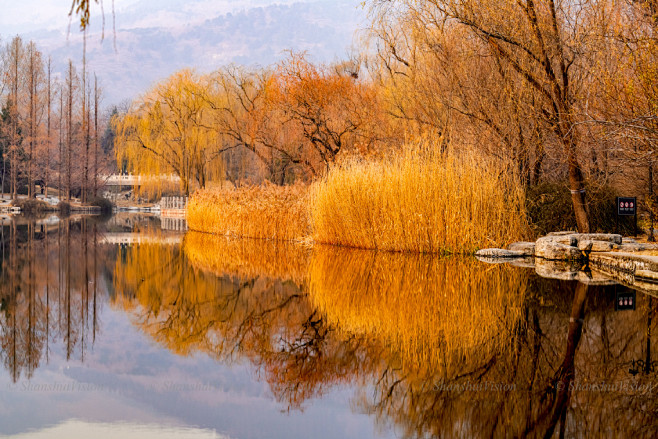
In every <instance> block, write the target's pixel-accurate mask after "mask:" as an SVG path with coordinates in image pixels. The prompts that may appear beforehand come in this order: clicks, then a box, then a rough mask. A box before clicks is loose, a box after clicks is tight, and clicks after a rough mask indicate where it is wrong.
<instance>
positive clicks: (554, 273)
mask: <svg viewBox="0 0 658 439" xmlns="http://www.w3.org/2000/svg"><path fill="white" fill-rule="evenodd" d="M651 250H653V251H658V244H648V243H640V242H637V241H635V240H633V239H630V238H622V236H621V235H616V234H605V233H576V232H554V233H549V234H548V235H547V236H543V237H541V238H539V239H537V241H536V242H516V243H514V244H511V245H510V246H509V247H508V248H507V249H497V248H488V249H482V250H480V251H478V252H477V253H476V254H475V255H476V256H477V257H478V259H480V260H482V261H484V262H489V263H501V262H506V263H511V264H513V265H518V266H523V267H532V268H535V271H536V272H537V274H539V275H540V276H542V277H546V278H551V279H561V280H578V281H580V282H583V283H586V284H594V285H606V284H612V283H615V282H620V283H623V284H627V285H629V286H632V287H634V288H639V289H643V290H647V291H651V292H658V256H653V255H647V254H643V252H647V251H651ZM657 254H658V253H657Z"/></svg>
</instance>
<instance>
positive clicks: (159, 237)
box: [0, 215, 658, 438]
mask: <svg viewBox="0 0 658 439" xmlns="http://www.w3.org/2000/svg"><path fill="white" fill-rule="evenodd" d="M168 224H169V223H168ZM163 226H165V228H170V227H168V225H167V224H161V223H160V221H159V220H158V219H157V218H154V217H145V216H139V215H122V216H115V217H112V218H110V219H109V220H107V219H106V220H104V221H101V220H91V219H81V218H78V219H75V218H71V219H66V220H61V221H59V220H57V218H55V217H51V218H46V219H43V220H38V221H36V220H31V221H28V220H25V219H17V220H9V219H4V220H3V226H2V234H1V237H0V238H1V248H0V250H1V254H2V263H1V271H0V343H1V344H2V346H1V348H2V350H1V352H0V357H1V358H0V360H1V362H2V368H1V369H2V370H0V387H1V388H2V391H1V392H0V436H2V437H20V438H23V437H37V438H41V437H43V438H46V437H48V438H51V437H61V438H71V437H96V438H105V437H123V438H133V437H134V438H149V437H153V438H155V437H157V438H181V437H182V438H369V437H377V438H389V437H491V436H497V437H500V436H503V437H520V436H531V437H537V436H541V437H550V436H551V435H554V436H560V435H564V436H567V437H574V436H575V437H592V436H606V437H610V436H618V437H638V438H639V437H653V436H655V434H656V430H657V426H658V416H657V415H658V398H657V397H656V396H657V393H658V380H657V379H656V368H655V366H656V363H655V360H654V359H653V357H652V355H653V351H654V350H655V348H654V347H653V346H652V344H651V336H652V333H653V332H655V326H656V320H658V319H656V318H655V316H654V315H655V311H656V305H657V303H656V302H657V301H656V300H654V299H652V298H651V297H650V296H648V295H644V294H643V293H641V292H637V293H636V296H635V309H634V310H623V311H621V310H620V311H616V310H615V303H616V301H617V299H618V297H622V296H620V295H624V294H631V293H632V292H631V291H629V290H627V289H626V288H625V287H622V286H618V285H599V286H595V285H585V284H582V283H577V282H565V281H557V280H548V279H544V278H541V277H539V276H537V275H536V274H535V272H534V270H531V269H528V268H520V267H514V266H509V265H487V264H484V263H481V262H478V261H476V260H475V259H472V258H461V257H453V258H436V257H429V256H417V255H401V254H387V253H374V252H368V251H359V250H348V249H340V248H326V247H321V246H316V247H315V248H312V249H311V248H307V247H303V246H295V245H291V244H275V243H271V242H267V241H257V240H229V239H226V238H223V237H212V236H209V235H203V234H198V233H193V232H188V233H184V232H179V231H171V230H165V229H163Z"/></svg>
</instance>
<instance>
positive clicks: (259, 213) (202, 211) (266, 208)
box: [187, 183, 310, 240]
mask: <svg viewBox="0 0 658 439" xmlns="http://www.w3.org/2000/svg"><path fill="white" fill-rule="evenodd" d="M187 223H188V226H189V228H190V229H191V230H195V231H199V232H206V233H214V234H218V235H226V236H232V237H237V236H240V237H246V238H260V239H274V240H299V239H304V238H306V237H308V235H309V234H310V221H309V216H308V206H307V187H306V186H304V185H301V184H298V185H293V186H276V185H273V184H269V183H266V184H264V185H260V186H247V187H241V188H237V189H236V188H230V189H221V188H218V189H206V190H200V191H197V192H196V193H195V194H194V195H193V196H192V198H191V199H190V201H189V203H188V206H187Z"/></svg>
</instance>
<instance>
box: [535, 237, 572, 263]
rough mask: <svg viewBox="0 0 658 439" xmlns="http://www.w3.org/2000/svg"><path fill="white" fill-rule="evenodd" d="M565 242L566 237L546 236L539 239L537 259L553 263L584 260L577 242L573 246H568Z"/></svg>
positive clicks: (536, 248) (536, 244) (536, 246)
mask: <svg viewBox="0 0 658 439" xmlns="http://www.w3.org/2000/svg"><path fill="white" fill-rule="evenodd" d="M566 238H572V236H571V237H570V236H566ZM564 242H565V236H555V237H554V236H544V237H542V238H539V239H538V240H537V242H536V243H535V257H540V258H544V259H548V260H551V261H573V260H578V259H582V258H583V253H582V252H581V251H580V250H578V247H576V244H577V241H576V240H575V239H574V241H571V239H569V241H568V242H569V243H571V242H573V245H570V244H569V245H567V244H565V243H564Z"/></svg>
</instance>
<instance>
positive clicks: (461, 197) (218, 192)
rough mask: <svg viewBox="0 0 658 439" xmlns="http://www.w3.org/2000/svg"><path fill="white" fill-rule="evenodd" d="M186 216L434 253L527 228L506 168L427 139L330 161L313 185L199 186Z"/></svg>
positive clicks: (230, 232) (231, 230)
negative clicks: (379, 154) (386, 154)
mask: <svg viewBox="0 0 658 439" xmlns="http://www.w3.org/2000/svg"><path fill="white" fill-rule="evenodd" d="M187 220H188V224H189V227H190V229H192V230H195V231H201V232H207V233H213V234H218V235H225V236H231V237H248V238H261V239H270V240H280V241H286V240H303V241H307V242H308V241H310V240H313V241H315V242H317V243H324V244H332V245H339V246H347V247H356V248H366V249H376V250H385V251H403V252H417V253H439V254H451V253H464V254H471V253H474V252H475V251H477V250H478V249H479V248H485V247H493V246H498V247H502V246H505V245H506V244H508V243H510V242H513V241H518V240H521V239H523V238H524V237H525V235H526V234H527V230H528V227H527V220H526V211H525V205H524V192H523V189H522V187H521V185H520V183H519V181H518V179H517V178H516V177H515V176H514V173H513V172H512V171H511V170H510V168H508V167H507V166H505V165H504V164H503V163H500V162H497V161H494V160H488V159H484V158H482V157H480V156H477V155H475V154H472V153H469V152H451V151H448V152H444V153H438V152H436V151H435V150H434V149H432V148H429V147H427V146H425V145H420V146H416V147H414V148H412V149H410V150H408V151H407V152H406V153H405V155H403V156H402V157H398V158H394V159H391V160H379V161H353V162H350V163H347V164H343V165H341V166H336V167H334V168H333V169H332V170H331V171H330V172H329V173H328V175H327V176H326V177H324V178H322V179H321V180H319V181H317V182H315V183H313V184H312V185H311V186H304V185H301V184H298V185H294V186H283V187H281V186H275V185H272V184H266V185H263V186H250V187H243V188H238V189H236V188H230V189H215V190H203V191H199V192H197V193H196V194H195V195H194V196H193V197H192V199H191V201H190V203H189V205H188V211H187Z"/></svg>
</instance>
